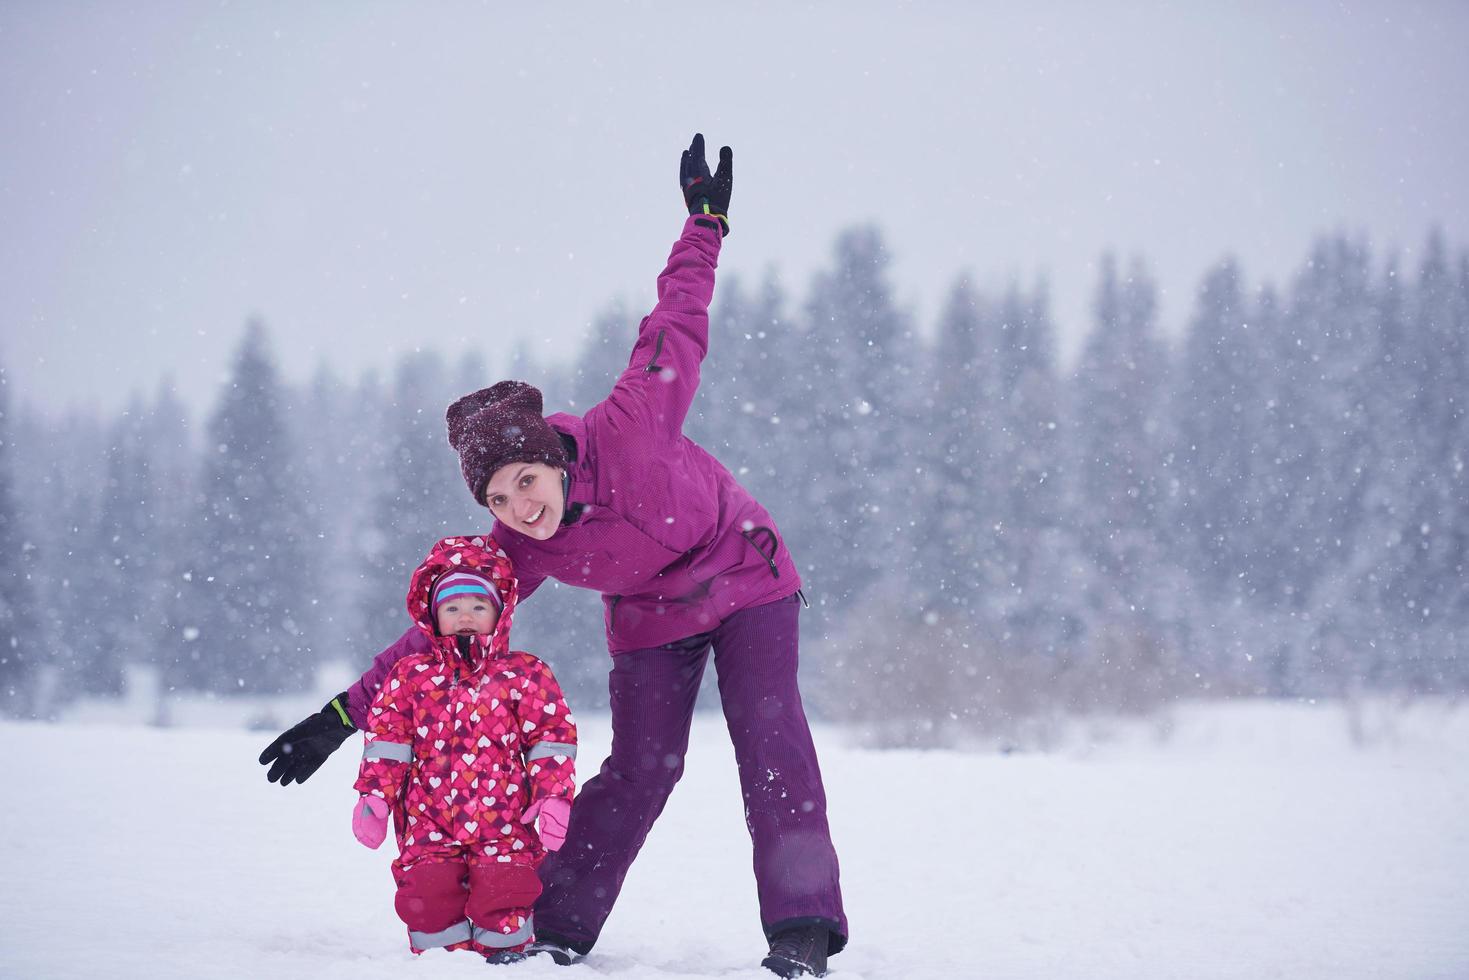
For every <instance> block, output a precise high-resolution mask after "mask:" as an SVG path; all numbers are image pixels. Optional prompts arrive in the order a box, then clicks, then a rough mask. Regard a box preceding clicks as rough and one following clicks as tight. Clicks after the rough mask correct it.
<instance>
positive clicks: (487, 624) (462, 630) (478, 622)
mask: <svg viewBox="0 0 1469 980" xmlns="http://www.w3.org/2000/svg"><path fill="white" fill-rule="evenodd" d="M435 617H436V618H437V620H438V627H439V635H440V636H473V635H474V634H476V633H492V632H494V630H495V623H497V622H499V620H500V610H499V609H498V608H497V607H496V606H495V604H494V603H493V602H491V601H490V598H489V596H483V595H457V596H453V597H452V598H449V599H445V600H444V601H443V602H442V603H441V604H440V605H439V611H438V612H437V613H435Z"/></svg>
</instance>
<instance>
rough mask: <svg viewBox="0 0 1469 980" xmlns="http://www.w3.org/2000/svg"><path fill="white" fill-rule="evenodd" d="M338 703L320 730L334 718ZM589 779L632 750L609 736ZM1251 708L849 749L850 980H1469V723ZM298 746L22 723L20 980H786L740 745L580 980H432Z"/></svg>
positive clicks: (596, 739) (701, 762)
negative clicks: (1104, 735) (752, 857)
mask: <svg viewBox="0 0 1469 980" xmlns="http://www.w3.org/2000/svg"><path fill="white" fill-rule="evenodd" d="M318 703H319V702H318ZM581 722H582V740H583V745H584V746H585V748H584V749H583V754H582V759H583V769H584V772H585V773H586V774H590V773H591V772H592V771H594V770H595V767H596V765H597V763H598V761H599V760H600V758H601V756H602V754H603V753H604V751H605V748H606V744H607V739H608V730H607V723H606V719H605V718H600V717H584V718H582V719H581ZM1364 722H1365V730H1366V732H1367V734H1368V736H1369V738H1368V740H1367V742H1366V744H1365V745H1359V744H1356V742H1355V741H1354V739H1353V738H1352V737H1351V736H1350V734H1349V731H1350V726H1349V725H1348V724H1347V722H1346V720H1345V718H1344V713H1343V710H1342V709H1341V708H1340V707H1339V706H1326V705H1320V706H1313V705H1279V704H1275V705H1262V704H1235V705H1227V706H1219V705H1199V706H1191V707H1189V708H1186V709H1180V710H1178V711H1177V712H1176V713H1175V715H1174V716H1173V721H1172V725H1171V733H1170V734H1169V736H1168V738H1167V739H1166V740H1161V739H1160V738H1159V737H1158V729H1157V726H1155V725H1138V726H1127V725H1123V726H1118V727H1117V728H1116V729H1114V730H1113V731H1112V732H1110V734H1109V737H1108V739H1107V740H1105V741H1103V742H1100V743H1089V742H1088V740H1086V739H1085V738H1079V739H1077V740H1074V741H1073V742H1072V743H1070V745H1069V747H1068V748H1066V749H1063V750H1060V751H1057V752H1054V753H1051V754H1045V755H1042V754H1027V753H1015V754H1010V755H995V754H962V753H956V752H948V751H931V752H922V751H892V752H876V751H870V750H859V749H853V748H848V747H846V746H845V740H844V739H843V737H842V733H841V732H839V731H837V730H832V729H822V730H819V731H818V739H819V743H820V748H821V750H822V753H823V754H822V759H823V764H824V768H825V772H826V778H827V786H828V792H829V796H830V802H831V815H832V824H833V832H834V835H835V839H836V843H837V848H838V851H839V853H840V855H841V858H842V873H843V879H842V881H843V886H844V891H845V895H846V901H847V909H848V913H849V915H850V918H851V925H852V945H851V947H850V948H849V949H848V951H847V952H845V953H843V954H842V955H840V956H838V957H836V958H835V959H833V960H832V968H833V970H832V976H834V977H839V978H844V980H862V978H886V977H917V978H924V977H964V978H968V977H974V978H1036V980H1057V978H1068V977H1077V978H1086V980H1102V978H1111V977H1116V978H1128V980H1146V978H1211V977H1220V978H1222V977H1238V978H1249V980H1258V978H1270V977H1282V978H1290V980H1308V978H1322V980H1326V978H1331V980H1340V978H1344V977H1352V978H1357V977H1391V978H1445V980H1447V978H1465V977H1469V708H1461V709H1459V710H1457V711H1455V710H1453V709H1451V708H1449V707H1446V706H1438V707H1434V706H1419V707H1417V708H1414V709H1413V710H1411V711H1410V712H1408V713H1406V714H1402V715H1396V714H1389V713H1382V714H1380V715H1368V716H1366V717H1365V719H1364ZM269 737H270V733H264V732H246V731H239V730H227V729H226V730H221V729H217V728H216V729H206V728H169V729H158V728H148V727H140V726H136V725H126V724H120V723H117V724H114V723H100V724H99V723H87V722H85V721H80V720H76V719H75V718H73V720H69V721H67V722H65V723H63V724H58V725H41V724H17V723H6V724H0V740H3V745H4V747H5V748H4V759H5V760H6V761H5V763H4V767H3V770H0V771H3V772H4V774H5V776H6V777H7V778H6V779H5V785H6V787H7V789H6V791H5V794H4V805H3V812H0V868H3V869H4V876H5V877H4V880H5V886H4V888H3V889H0V976H3V977H6V978H26V980H32V978H70V977H76V978H84V980H101V978H114V977H138V978H163V980H171V978H178V980H203V978H215V977H221V978H225V977H228V978H237V977H267V978H271V980H289V978H296V977H300V978H310V980H336V978H341V980H376V978H402V977H422V978H425V980H427V978H432V980H451V978H454V977H471V976H473V977H485V976H486V975H487V974H486V971H503V972H502V973H501V974H497V975H504V976H516V977H541V976H547V977H549V976H555V977H565V978H573V977H625V978H632V977H649V978H666V980H672V978H677V977H722V978H728V980H734V978H748V980H757V978H761V977H768V974H765V973H764V972H763V971H761V970H760V969H759V968H758V962H759V958H760V955H761V954H762V952H763V944H762V940H761V936H760V932H759V927H758V921H757V916H756V909H755V897H754V888H753V884H752V878H751V875H750V871H749V843H748V838H747V836H746V833H745V828H744V824H743V819H742V814H741V807H740V799H739V790H738V786H737V784H736V780H735V772H734V763H733V758H732V755H731V753H730V750H729V748H728V745H727V742H726V741H725V739H724V734H723V730H722V728H721V723H720V721H719V719H718V718H717V717H711V718H701V719H700V720H699V722H698V723H697V725H696V730H695V734H694V739H693V746H692V749H691V752H690V758H689V764H688V770H687V775H686V776H685V778H684V781H683V783H682V784H681V785H680V787H679V789H678V791H677V792H676V793H675V794H674V796H673V799H672V801H671V802H670V804H669V806H668V809H667V811H666V813H665V815H664V817H663V819H662V820H661V822H660V823H659V824H658V826H657V827H656V828H655V829H654V831H653V834H652V836H651V837H650V839H649V841H648V845H647V847H646V849H645V850H644V852H643V854H642V856H641V858H640V859H639V861H638V863H637V864H636V865H634V867H633V870H632V872H631V874H630V875H629V876H628V881H627V886H626V888H625V890H624V892H623V895H622V898H621V900H620V902H619V904H618V907H617V909H616V911H615V912H614V913H613V916H612V918H611V920H610V921H609V923H608V925H607V928H606V931H605V932H604V934H603V936H602V941H601V943H600V944H599V945H598V946H597V949H596V950H595V951H594V953H593V954H592V956H591V957H589V958H588V959H587V960H585V961H584V962H583V963H582V964H581V965H579V966H577V967H574V968H572V969H571V970H566V971H563V970H561V969H559V968H557V967H555V966H553V965H552V964H549V963H544V962H535V961H532V962H529V963H526V964H521V965H518V966H514V967H488V966H486V965H485V964H484V963H483V962H482V961H480V960H479V959H477V958H475V957H472V956H470V955H468V954H463V953H459V954H445V953H437V954H430V955H427V956H425V957H423V958H421V959H418V960H415V959H414V958H413V957H411V956H410V954H409V953H408V952H407V949H406V945H405V942H404V936H403V929H402V927H401V925H400V924H399V923H398V921H397V919H396V918H395V916H394V914H393V906H392V885H391V881H390V878H389V874H388V862H389V860H390V857H391V855H390V853H389V851H390V848H391V845H388V846H387V847H384V849H382V850H380V851H368V850H366V849H364V848H362V847H361V846H360V845H358V844H357V843H356V842H355V840H354V839H353V837H352V834H351V832H350V830H349V827H348V822H349V810H350V806H351V802H352V798H353V795H354V794H353V793H352V790H351V788H350V786H351V782H352V779H353V776H354V773H355V769H356V755H357V753H356V752H354V751H352V748H351V747H350V745H349V747H348V748H345V749H344V750H343V751H341V752H339V753H338V754H337V755H336V756H335V757H334V758H333V759H332V760H331V762H330V763H328V765H327V766H326V767H325V768H324V769H323V770H322V771H321V772H320V773H318V774H317V775H316V776H315V777H314V778H312V780H311V781H310V782H308V783H306V784H305V785H303V786H293V787H290V788H287V789H282V788H280V787H277V786H272V785H270V784H268V783H267V782H266V781H265V779H264V774H263V771H262V770H261V768H260V767H259V766H258V765H256V763H255V756H256V755H257V753H258V752H259V751H260V749H261V748H262V747H263V746H264V744H265V743H266V742H267V741H268V740H269Z"/></svg>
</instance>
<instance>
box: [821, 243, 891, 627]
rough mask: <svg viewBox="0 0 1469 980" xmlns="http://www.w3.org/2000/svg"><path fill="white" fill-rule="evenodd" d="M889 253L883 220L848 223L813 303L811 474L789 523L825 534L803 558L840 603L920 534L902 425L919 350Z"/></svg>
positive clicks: (857, 593)
mask: <svg viewBox="0 0 1469 980" xmlns="http://www.w3.org/2000/svg"><path fill="white" fill-rule="evenodd" d="M890 261H891V260H890V257H889V255H888V251H887V246H886V244H885V243H884V241H883V238H882V235H881V234H880V233H879V232H878V230H877V229H876V228H872V227H864V228H854V229H850V230H848V231H845V232H843V233H842V234H840V235H839V236H838V237H837V241H836V245H835V248H834V255H833V260H832V267H831V268H830V269H829V270H826V271H823V272H820V273H818V274H817V275H816V276H815V278H814V280H813V282H812V286H811V291H810V294H809V297H808V300H807V304H806V321H807V324H808V326H807V329H806V331H805V335H804V336H805V340H806V349H805V350H804V351H803V355H804V356H805V357H807V358H809V362H810V385H809V389H808V390H807V391H806V392H805V394H806V395H808V396H809V400H806V401H804V402H803V403H802V405H801V407H800V409H799V415H800V416H801V421H800V424H799V425H798V429H799V430H800V431H801V432H802V433H803V434H805V435H806V438H805V439H803V441H802V444H803V445H804V446H805V447H806V451H807V455H806V456H805V457H804V459H805V463H806V468H807V473H808V481H809V482H808V483H807V488H806V491H805V492H804V493H803V500H802V501H801V504H800V505H799V506H798V507H797V508H796V513H795V515H794V516H795V517H796V519H797V525H798V526H797V527H796V528H794V529H793V530H792V533H793V534H795V535H797V536H798V537H799V538H801V539H803V540H806V541H811V542H818V541H819V542H821V546H820V548H819V549H818V552H817V554H816V555H814V556H812V558H810V559H803V568H804V567H805V566H806V564H808V563H809V564H810V565H811V567H812V568H813V576H812V578H813V582H812V585H813V591H814V592H815V593H816V594H817V595H819V596H820V598H821V600H822V601H823V603H830V604H833V605H835V606H836V607H837V608H848V607H850V606H851V605H852V604H853V603H854V602H856V601H857V600H858V599H859V598H860V597H861V596H862V594H863V593H864V592H865V591H866V590H867V589H868V588H869V587H871V586H872V585H874V584H875V583H876V582H877V581H878V579H879V578H880V577H882V575H883V574H884V573H885V571H886V570H887V558H888V556H890V555H891V554H893V550H894V548H896V547H897V546H898V542H899V540H900V539H901V538H903V537H906V536H907V535H909V534H910V533H913V528H911V527H910V526H909V521H910V518H911V517H912V515H911V513H909V512H908V508H909V506H910V505H911V502H912V500H913V499H914V498H913V488H914V487H915V486H916V484H917V476H916V473H915V470H916V469H917V468H918V466H919V465H920V464H919V463H917V462H916V461H915V459H914V458H913V457H911V456H910V455H908V453H909V451H910V449H911V448H912V447H911V446H909V445H905V444H904V443H903V441H902V440H901V434H902V432H903V431H904V427H905V421H906V415H907V413H908V410H909V405H910V404H911V402H910V400H909V399H910V398H911V397H912V391H911V386H912V385H914V384H915V383H916V380H917V379H916V378H915V375H914V368H915V367H916V363H917V361H916V359H917V355H918V352H917V350H916V349H915V348H916V342H915V340H914V337H913V333H912V329H911V326H910V325H909V323H908V318H907V317H906V316H905V315H904V314H902V313H901V312H900V311H899V310H898V309H897V307H896V305H895V304H894V300H893V295H892V286H891V285H890V283H889V281H888V266H889V263H890Z"/></svg>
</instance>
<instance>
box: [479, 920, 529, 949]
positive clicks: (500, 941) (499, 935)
mask: <svg viewBox="0 0 1469 980" xmlns="http://www.w3.org/2000/svg"><path fill="white" fill-rule="evenodd" d="M470 924H471V925H474V924H473V923H470ZM535 932H536V924H535V916H533V915H528V916H526V917H525V925H523V926H521V927H520V928H519V929H517V930H515V931H514V932H512V933H509V934H508V935H507V934H506V933H503V932H495V931H493V930H490V929H481V928H480V927H479V926H474V941H475V942H477V943H479V944H480V945H481V946H489V947H492V948H494V949H505V948H506V947H507V946H519V945H520V944H521V943H528V942H530V937H531V936H533V935H535Z"/></svg>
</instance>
